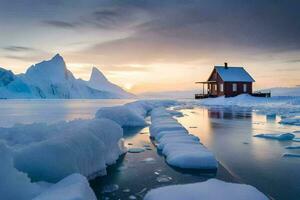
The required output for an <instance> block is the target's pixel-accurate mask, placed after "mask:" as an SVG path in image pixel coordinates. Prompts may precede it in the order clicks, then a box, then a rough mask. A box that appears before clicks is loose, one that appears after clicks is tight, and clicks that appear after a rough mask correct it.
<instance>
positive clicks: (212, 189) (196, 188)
mask: <svg viewBox="0 0 300 200" xmlns="http://www.w3.org/2000/svg"><path fill="white" fill-rule="evenodd" d="M166 199H172V200H182V199H188V200H199V199H201V200H216V199H223V200H268V198H267V197H266V196H265V195H264V194H263V193H261V192H260V191H258V190H257V189H256V188H255V187H253V186H250V185H245V184H237V183H227V182H223V181H220V180H217V179H209V180H208V181H205V182H200V183H192V184H184V185H172V186H165V187H160V188H157V189H153V190H150V191H149V192H148V193H147V194H146V196H145V197H144V200H166Z"/></svg>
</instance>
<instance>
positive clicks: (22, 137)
mask: <svg viewBox="0 0 300 200" xmlns="http://www.w3.org/2000/svg"><path fill="white" fill-rule="evenodd" d="M174 103H175V102H174V101H138V102H135V103H130V104H126V105H124V106H122V107H117V108H113V107H112V108H107V110H114V109H116V110H117V111H115V113H114V114H112V115H109V114H108V113H107V112H106V114H103V113H102V114H101V115H99V114H97V117H96V118H94V119H90V120H73V121H70V122H59V123H55V124H44V123H34V124H28V125H22V124H17V125H15V126H13V127H10V128H0V155H1V156H0V162H1V167H0V175H1V176H0V177H1V181H0V199H5V200H15V199H18V200H29V199H33V198H35V197H36V200H37V199H38V200H44V199H60V200H94V199H95V196H94V194H93V192H92V190H91V189H90V188H89V185H88V182H87V178H88V179H91V178H94V177H95V176H99V175H104V174H105V173H106V167H107V166H108V165H111V164H113V163H115V162H116V160H117V159H118V157H119V156H120V155H121V154H123V153H124V152H125V147H124V145H123V139H122V136H123V129H122V127H121V126H126V125H130V126H139V125H145V124H146V123H145V119H144V118H145V116H146V115H147V113H148V112H150V110H151V109H153V108H154V107H157V106H168V105H172V104H174ZM101 110H102V109H100V110H99V111H98V113H101V112H102V111H101ZM112 113H113V112H112ZM112 116H113V117H112ZM79 174H81V175H79ZM32 181H34V182H32ZM53 183H54V184H53Z"/></svg>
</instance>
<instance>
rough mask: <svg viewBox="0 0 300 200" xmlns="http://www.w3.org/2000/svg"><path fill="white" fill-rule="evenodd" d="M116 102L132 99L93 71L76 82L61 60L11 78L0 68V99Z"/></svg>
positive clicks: (129, 94) (56, 59)
mask: <svg viewBox="0 0 300 200" xmlns="http://www.w3.org/2000/svg"><path fill="white" fill-rule="evenodd" d="M28 98H30V99H119V98H135V95H133V94H131V93H128V92H126V91H125V90H123V89H122V88H121V87H119V86H117V85H115V84H113V83H111V82H110V81H109V80H107V78H106V77H105V76H104V75H103V74H102V73H101V72H100V71H99V70H98V69H97V68H95V67H93V69H92V73H91V78H90V80H89V81H84V80H81V79H76V78H75V77H74V75H73V74H72V72H71V71H69V70H68V69H67V66H66V63H65V61H64V59H63V57H62V56H60V55H59V54H56V55H55V56H54V57H53V58H52V59H50V60H47V61H42V62H40V63H38V64H35V65H32V66H31V67H29V68H28V69H27V71H26V72H25V73H24V74H19V75H15V74H13V72H11V71H9V70H5V69H3V68H0V99H28Z"/></svg>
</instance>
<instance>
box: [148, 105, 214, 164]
mask: <svg viewBox="0 0 300 200" xmlns="http://www.w3.org/2000/svg"><path fill="white" fill-rule="evenodd" d="M172 114H175V115H177V113H175V112H168V111H167V110H166V109H165V108H162V107H159V108H154V109H153V110H152V111H151V126H150V135H151V137H153V138H155V140H156V141H157V142H158V145H157V148H158V149H160V150H162V154H163V155H165V156H166V161H167V163H168V164H170V165H172V166H174V167H179V168H186V169H217V167H218V162H217V160H216V159H215V157H214V155H213V153H212V152H210V151H209V150H208V149H207V148H205V147H204V146H203V145H202V144H201V143H200V140H199V138H198V137H196V136H194V135H192V134H189V133H188V131H187V130H186V129H185V128H184V127H183V126H182V125H181V124H180V123H179V122H178V121H177V120H176V119H174V118H173V116H172Z"/></svg>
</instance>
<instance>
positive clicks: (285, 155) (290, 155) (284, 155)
mask: <svg viewBox="0 0 300 200" xmlns="http://www.w3.org/2000/svg"><path fill="white" fill-rule="evenodd" d="M283 157H295V158H300V154H295V153H285V154H283Z"/></svg>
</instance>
